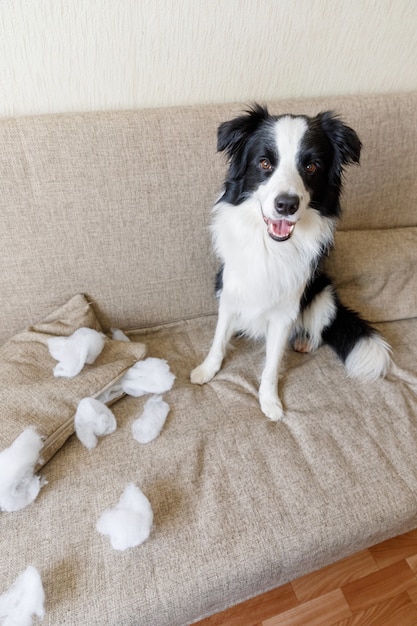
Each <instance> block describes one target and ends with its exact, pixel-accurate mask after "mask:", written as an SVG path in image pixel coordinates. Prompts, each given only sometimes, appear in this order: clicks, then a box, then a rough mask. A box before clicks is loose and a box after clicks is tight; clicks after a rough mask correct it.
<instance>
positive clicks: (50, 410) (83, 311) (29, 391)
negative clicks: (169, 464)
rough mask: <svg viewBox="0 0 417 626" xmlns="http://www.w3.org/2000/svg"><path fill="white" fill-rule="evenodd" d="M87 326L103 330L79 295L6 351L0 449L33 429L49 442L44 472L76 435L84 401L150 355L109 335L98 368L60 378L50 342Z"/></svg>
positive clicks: (0, 363) (0, 372)
mask: <svg viewBox="0 0 417 626" xmlns="http://www.w3.org/2000/svg"><path fill="white" fill-rule="evenodd" d="M82 327H86V328H92V329H94V330H96V331H98V332H102V330H103V329H102V328H101V325H100V323H99V322H98V320H97V318H96V316H95V313H94V311H93V309H92V308H91V306H90V304H89V302H88V300H87V298H86V297H85V296H84V295H82V294H78V295H76V296H74V297H73V298H71V299H70V300H69V301H68V302H67V303H66V304H64V305H63V306H62V307H60V308H59V309H58V310H56V311H55V312H54V313H52V314H51V315H49V316H48V317H46V318H45V319H44V320H43V321H42V322H40V323H38V324H35V325H33V326H31V327H29V328H28V329H27V330H25V331H23V332H22V333H20V334H18V335H15V336H14V337H13V338H12V339H10V340H9V341H8V342H7V343H6V344H4V345H3V346H2V347H1V348H0V451H1V450H4V449H5V448H8V447H9V446H10V445H11V444H12V443H13V441H14V440H15V439H16V438H17V437H18V436H19V435H20V434H21V433H22V432H23V431H24V430H25V429H26V428H28V427H32V428H33V429H35V430H36V432H37V433H39V434H40V435H41V436H42V437H43V438H44V439H45V442H44V446H43V448H42V450H41V457H42V458H41V460H40V462H39V464H38V466H37V468H38V469H39V467H40V466H42V465H44V464H45V463H46V462H47V461H49V459H51V458H52V456H53V455H54V454H55V453H56V452H57V451H58V450H59V449H60V448H61V446H62V445H63V444H64V443H65V441H66V440H67V439H68V437H69V436H70V435H72V434H73V433H74V416H75V413H76V410H77V406H78V403H79V402H80V400H81V399H82V398H85V397H87V396H88V397H95V396H99V395H100V394H102V393H103V392H104V391H105V390H106V389H107V388H108V387H109V386H111V385H113V384H114V383H115V382H116V381H117V380H118V379H119V378H120V377H121V376H122V375H123V374H124V373H125V372H126V370H127V369H128V368H130V367H132V365H134V364H135V363H136V362H137V361H138V360H140V359H142V358H143V356H144V355H145V352H146V349H145V346H144V345H143V344H142V343H136V342H126V341H118V340H112V339H109V338H107V337H106V338H105V342H104V348H103V350H102V352H101V354H100V355H99V356H98V357H97V359H96V360H95V362H94V364H92V365H86V366H85V367H84V368H83V369H82V371H81V372H80V373H79V374H78V375H77V376H75V377H74V378H56V377H54V374H53V371H54V367H55V366H56V361H55V360H54V359H53V357H52V356H51V355H50V353H49V350H48V339H50V338H51V337H68V336H70V335H71V334H72V333H74V332H75V331H76V330H77V329H78V328H82Z"/></svg>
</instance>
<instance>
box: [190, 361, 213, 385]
mask: <svg viewBox="0 0 417 626" xmlns="http://www.w3.org/2000/svg"><path fill="white" fill-rule="evenodd" d="M215 374H216V372H215V371H213V370H212V369H210V368H208V367H207V366H206V365H205V364H204V363H202V364H201V365H199V366H198V367H196V368H195V369H193V371H192V372H191V375H190V380H191V382H192V383H193V385H204V383H208V382H209V381H210V380H211V379H212V378H213V376H214V375H215Z"/></svg>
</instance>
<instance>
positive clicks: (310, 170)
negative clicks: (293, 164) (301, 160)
mask: <svg viewBox="0 0 417 626" xmlns="http://www.w3.org/2000/svg"><path fill="white" fill-rule="evenodd" d="M304 169H305V171H306V172H307V174H315V173H316V172H317V170H318V169H319V168H318V165H317V163H313V162H311V163H307V165H306V166H305V167H304Z"/></svg>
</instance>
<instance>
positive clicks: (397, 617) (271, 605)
mask: <svg viewBox="0 0 417 626" xmlns="http://www.w3.org/2000/svg"><path fill="white" fill-rule="evenodd" d="M412 625H417V530H415V531H412V532H410V533H406V534H405V535H401V536H399V537H396V538H395V539H390V540H389V541H384V542H383V543H380V544H378V545H376V546H374V547H372V548H369V550H364V551H363V552H359V553H358V554H355V555H354V556H352V557H349V558H347V559H344V560H343V561H339V562H338V563H335V564H334V565H330V566H328V567H326V568H324V569H322V570H320V571H318V572H314V573H313V574H308V575H307V576H304V577H302V578H298V579H297V580H295V581H293V582H292V583H289V584H287V585H284V586H283V587H279V588H278V589H274V590H273V591H270V592H268V593H265V594H264V595H262V596H259V597H257V598H254V599H253V600H248V601H247V602H244V603H242V604H239V605H238V606H235V607H233V608H232V609H229V610H227V611H224V612H223V613H219V614H217V615H213V616H212V617H209V618H207V619H204V620H202V621H200V622H198V626H412Z"/></svg>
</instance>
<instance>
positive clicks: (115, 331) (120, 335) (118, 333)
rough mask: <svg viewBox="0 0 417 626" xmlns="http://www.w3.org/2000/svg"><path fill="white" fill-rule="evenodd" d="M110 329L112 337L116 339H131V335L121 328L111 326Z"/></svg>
mask: <svg viewBox="0 0 417 626" xmlns="http://www.w3.org/2000/svg"><path fill="white" fill-rule="evenodd" d="M110 330H111V338H112V339H115V340H116V341H130V339H129V337H128V336H127V335H125V334H124V332H123V331H122V330H120V328H111V329H110Z"/></svg>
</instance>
